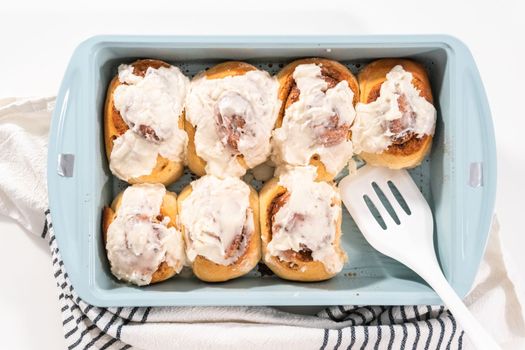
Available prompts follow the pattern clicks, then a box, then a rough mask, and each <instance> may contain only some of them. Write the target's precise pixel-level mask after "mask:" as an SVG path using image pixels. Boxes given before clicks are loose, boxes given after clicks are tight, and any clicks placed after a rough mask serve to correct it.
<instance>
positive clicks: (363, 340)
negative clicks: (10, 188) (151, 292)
mask: <svg viewBox="0 0 525 350" xmlns="http://www.w3.org/2000/svg"><path fill="white" fill-rule="evenodd" d="M45 214H46V223H45V227H44V230H43V232H42V234H41V237H42V238H44V239H45V240H47V241H48V243H49V247H50V250H51V253H52V262H53V271H54V277H55V280H56V283H57V287H58V291H59V292H58V294H59V295H58V296H59V305H60V308H61V313H62V323H63V330H64V338H65V340H66V344H67V346H68V349H106V350H116V349H130V348H132V346H131V345H130V344H127V343H126V342H125V333H126V332H127V331H129V329H130V328H132V326H136V325H138V324H141V323H147V322H148V318H150V315H151V314H152V313H155V312H156V311H157V309H156V308H151V307H118V308H100V307H96V306H92V305H89V304H88V303H86V302H84V301H83V300H82V299H80V298H79V296H78V295H77V294H76V293H75V289H74V288H73V286H72V284H71V281H70V280H69V277H68V275H67V272H66V271H65V268H64V263H63V262H62V259H61V257H60V251H59V249H58V245H57V243H56V239H55V234H54V232H53V225H52V222H51V214H50V212H49V210H47V211H46V213H45ZM159 312H162V310H160V309H159ZM318 317H319V318H324V319H327V320H330V322H331V323H332V324H333V326H331V327H330V328H326V329H321V330H320V332H319V348H320V349H339V350H340V349H462V346H463V334H464V333H463V331H462V330H461V329H459V327H458V325H457V323H456V321H455V320H454V318H453V316H452V315H451V314H450V313H449V312H448V311H447V310H445V309H444V308H443V307H442V306H333V307H329V308H326V309H324V310H323V311H321V312H320V313H319V314H318ZM312 331H314V330H312ZM316 331H319V330H316Z"/></svg>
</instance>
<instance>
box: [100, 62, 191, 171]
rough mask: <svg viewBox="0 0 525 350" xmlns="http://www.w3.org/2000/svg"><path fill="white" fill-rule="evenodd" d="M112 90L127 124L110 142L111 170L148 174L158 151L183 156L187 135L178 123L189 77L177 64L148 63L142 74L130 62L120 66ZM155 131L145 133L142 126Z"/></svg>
mask: <svg viewBox="0 0 525 350" xmlns="http://www.w3.org/2000/svg"><path fill="white" fill-rule="evenodd" d="M119 81H120V82H121V83H122V84H121V85H119V86H118V87H117V88H116V89H115V91H114V95H113V97H114V104H115V108H116V109H117V110H118V111H119V113H120V115H121V116H122V118H123V119H124V121H125V122H126V124H127V125H128V127H129V128H130V129H129V130H128V131H127V132H126V133H125V134H124V135H121V136H119V137H118V138H117V139H116V140H115V141H114V142H113V150H112V152H111V155H110V169H111V171H112V172H113V173H114V174H115V175H116V176H118V177H119V178H121V179H123V180H129V179H130V178H134V177H139V176H142V175H148V174H151V171H152V170H153V168H154V167H155V164H156V162H157V155H158V154H160V155H161V156H163V157H164V158H167V159H169V160H171V161H174V162H181V161H183V160H184V153H185V148H186V144H187V142H188V137H187V135H186V132H184V131H183V130H181V129H180V128H179V127H178V122H179V117H180V115H181V113H182V111H183V109H184V100H185V98H186V93H187V90H188V89H189V79H188V78H187V77H185V76H184V75H183V74H182V73H181V72H180V70H179V69H178V68H176V67H173V66H170V67H169V68H165V67H160V68H159V69H154V68H152V67H149V68H148V69H147V71H146V74H145V76H144V77H141V76H137V75H134V74H133V66H131V65H125V64H122V65H120V66H119ZM144 126H146V127H148V128H149V129H150V130H152V131H154V133H155V135H156V136H152V134H151V133H148V134H145V133H144V131H141V127H144Z"/></svg>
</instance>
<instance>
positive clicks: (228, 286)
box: [48, 36, 496, 306]
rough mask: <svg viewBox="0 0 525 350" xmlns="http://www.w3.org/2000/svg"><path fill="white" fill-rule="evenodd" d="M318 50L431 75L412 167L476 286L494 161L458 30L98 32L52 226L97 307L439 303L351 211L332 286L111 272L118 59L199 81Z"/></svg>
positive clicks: (55, 172) (440, 244) (72, 80)
mask: <svg viewBox="0 0 525 350" xmlns="http://www.w3.org/2000/svg"><path fill="white" fill-rule="evenodd" d="M312 56H322V57H327V58H331V59H335V60H338V61H341V62H343V63H344V64H346V65H347V66H348V67H349V68H350V69H351V70H352V71H353V72H354V73H356V72H357V71H359V69H360V68H362V67H363V66H364V65H365V64H366V63H367V62H368V61H370V60H372V59H376V58H381V57H407V58H411V59H414V60H417V61H419V62H421V63H422V64H423V65H424V66H425V67H426V69H427V70H428V73H429V76H430V81H431V84H432V90H433V93H434V97H435V102H436V107H437V109H438V122H437V128H436V135H435V138H434V143H433V147H432V152H431V154H430V156H429V157H427V159H426V160H425V161H424V162H423V164H422V165H421V166H419V167H418V168H416V169H413V170H411V174H412V176H413V178H414V180H415V181H416V182H417V184H418V185H419V187H420V188H421V191H422V192H423V194H424V195H425V197H426V198H427V200H428V201H429V203H430V205H431V207H432V210H433V213H434V218H435V226H434V236H435V241H436V252H437V254H438V256H439V261H440V263H441V266H442V268H443V271H444V273H445V275H446V277H447V279H448V280H449V282H450V283H451V284H452V286H453V287H454V289H455V290H456V292H458V293H459V294H460V295H462V296H463V295H465V294H466V293H467V292H468V290H469V288H470V287H471V284H472V282H473V279H474V277H475V274H476V271H477V269H478V266H479V263H480V259H481V257H482V254H483V252H484V249H485V244H486V241H487V234H488V232H489V228H490V224H491V219H492V211H493V206H494V196H495V189H496V156H495V142H494V133H493V127H492V120H491V115H490V111H489V107H488V103H487V98H486V96H485V92H484V89H483V85H482V82H481V79H480V77H479V73H478V70H477V68H476V65H475V62H474V60H473V58H472V56H471V54H470V52H469V50H468V49H467V47H466V46H465V45H464V44H463V43H461V42H460V41H458V40H457V39H455V38H453V37H449V36H316V37H312V36H309V37H304V36H298V37H286V36H279V37H180V36H98V37H94V38H91V39H89V40H87V41H85V42H83V43H82V44H80V45H79V47H78V48H77V49H76V51H75V52H74V54H73V57H72V58H71V61H70V63H69V66H68V68H67V71H66V73H65V76H64V79H63V82H62V86H61V88H60V92H59V94H58V98H57V102H56V108H55V112H54V114H53V121H52V127H51V133H50V140H49V158H48V186H49V203H50V208H51V215H52V219H53V227H54V230H55V233H56V238H57V241H58V245H59V247H60V252H61V254H62V258H63V260H64V263H65V266H66V268H67V271H68V274H69V277H70V279H71V281H72V283H73V286H74V287H75V290H76V291H77V293H78V294H79V296H80V297H81V298H83V299H84V300H85V301H87V302H89V303H91V304H94V305H97V306H156V305H333V304H360V305H363V304H383V305H391V304H392V305H393V304H439V303H441V302H440V299H439V298H438V297H437V295H436V294H435V293H434V292H433V291H432V290H431V289H430V288H429V287H428V286H427V285H426V284H425V283H424V282H423V281H422V280H421V279H419V278H418V277H417V276H416V275H415V274H414V273H413V272H412V271H410V270H409V269H407V268H406V267H404V266H402V265H401V264H399V263H397V262H396V261H393V260H392V259H389V258H387V257H385V256H383V255H381V254H380V253H378V252H377V251H375V250H374V249H373V248H371V247H370V246H369V245H368V244H367V242H366V241H365V240H364V238H363V237H362V235H361V233H360V232H359V230H358V229H357V228H356V226H355V224H354V222H353V221H352V219H351V218H350V217H349V215H348V213H347V212H346V210H343V211H344V223H343V232H344V235H343V246H344V248H345V250H346V251H347V253H348V256H349V262H348V263H347V264H346V265H345V267H344V270H343V271H342V273H340V274H339V275H338V276H337V277H335V278H333V279H331V280H329V281H325V282H319V283H294V282H287V281H284V280H281V279H279V278H277V277H275V276H268V275H266V274H265V273H264V270H263V269H261V270H260V271H259V270H257V269H256V270H254V271H252V272H251V273H250V274H249V275H247V276H245V277H243V278H239V279H237V280H234V281H229V282H225V283H219V284H208V283H204V282H201V281H199V280H197V279H196V278H195V277H194V276H192V274H191V272H189V271H186V272H185V273H183V274H182V275H181V276H177V277H175V278H173V279H171V280H169V281H167V282H164V283H160V284H156V285H152V286H148V287H142V288H138V287H133V286H130V285H127V284H125V283H122V282H119V281H118V280H117V279H115V278H114V277H113V276H112V275H111V273H110V271H109V267H108V262H107V258H106V254H105V250H104V247H103V244H102V235H101V212H102V208H103V206H104V205H107V204H108V203H110V201H111V200H112V198H113V197H114V195H115V194H116V193H117V192H118V191H120V190H121V189H122V188H124V187H125V184H123V183H122V182H119V181H118V180H116V179H115V178H114V177H113V176H112V175H111V173H110V172H109V170H108V165H107V162H106V158H105V154H104V146H103V131H102V118H103V105H104V98H105V95H106V89H107V86H108V83H109V81H110V79H111V78H112V77H113V76H114V75H115V74H116V71H117V67H118V65H119V64H120V63H123V62H132V61H134V60H135V59H137V58H158V59H163V60H166V61H168V62H171V63H173V64H175V65H177V66H179V67H180V68H181V69H182V70H183V72H185V73H186V74H187V75H189V76H191V75H194V74H195V73H196V72H198V71H200V70H202V69H204V68H206V67H208V66H211V65H213V64H216V63H219V62H221V61H225V60H231V59H236V60H244V61H248V62H250V63H252V64H254V65H256V66H258V67H260V68H261V69H265V70H268V71H270V72H271V73H275V72H277V71H278V70H279V69H280V67H282V66H283V65H284V64H285V63H287V62H289V61H291V60H293V59H295V58H300V57H312ZM189 178H190V175H189V174H187V175H186V176H185V177H184V178H183V179H182V180H179V182H177V183H176V184H175V185H173V186H172V187H170V188H172V189H174V190H175V191H177V192H178V191H179V189H180V188H181V187H182V186H183V185H184V184H186V183H187V182H188V181H189ZM407 249H411V248H410V247H407Z"/></svg>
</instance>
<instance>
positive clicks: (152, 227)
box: [106, 184, 185, 286]
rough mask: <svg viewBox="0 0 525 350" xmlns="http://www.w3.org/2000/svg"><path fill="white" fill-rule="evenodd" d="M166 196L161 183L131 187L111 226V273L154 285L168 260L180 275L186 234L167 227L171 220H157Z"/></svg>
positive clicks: (107, 243)
mask: <svg viewBox="0 0 525 350" xmlns="http://www.w3.org/2000/svg"><path fill="white" fill-rule="evenodd" d="M165 194H166V189H165V188H164V186H162V185H159V184H141V185H134V186H131V187H128V188H127V189H126V190H125V191H124V194H123V196H122V201H121V204H120V207H119V208H118V210H117V216H116V218H115V220H113V222H112V223H111V224H110V225H109V228H108V232H107V242H106V249H107V253H108V259H109V261H110V263H111V272H112V273H113V274H114V275H115V276H116V277H117V278H118V279H122V280H125V281H128V282H131V283H135V284H137V285H139V286H141V285H146V284H149V283H150V282H151V277H152V275H153V273H154V272H155V271H156V270H157V269H158V267H159V265H160V263H162V262H163V261H165V262H166V263H167V264H168V265H169V266H171V267H172V268H174V269H175V271H176V272H177V273H178V272H180V270H181V269H182V266H183V264H184V261H185V255H184V242H183V239H182V234H181V232H180V231H179V230H177V229H176V228H174V227H167V224H168V223H169V221H170V220H169V217H164V219H163V221H162V222H158V220H156V217H157V215H159V214H160V207H161V205H162V200H163V198H164V195H165Z"/></svg>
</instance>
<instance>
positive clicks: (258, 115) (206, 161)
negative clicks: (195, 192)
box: [185, 61, 280, 177]
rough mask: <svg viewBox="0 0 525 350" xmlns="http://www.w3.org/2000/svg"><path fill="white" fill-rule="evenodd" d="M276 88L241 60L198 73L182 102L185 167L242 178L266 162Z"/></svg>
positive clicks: (276, 108) (277, 105)
mask: <svg viewBox="0 0 525 350" xmlns="http://www.w3.org/2000/svg"><path fill="white" fill-rule="evenodd" d="M277 90H278V84H277V82H276V80H275V79H274V78H272V77H271V76H270V75H269V74H268V73H267V72H264V71H260V70H258V69H257V68H256V67H254V66H252V65H250V64H247V63H243V62H233V61H232V62H225V63H221V64H219V65H217V66H214V67H212V68H210V69H208V70H207V71H204V72H202V73H200V74H198V75H197V76H196V77H195V78H194V79H193V80H192V82H191V87H190V92H189V94H188V98H187V101H186V122H185V129H186V132H187V133H188V136H189V144H188V167H189V168H190V170H192V171H193V172H194V173H195V174H197V175H199V176H202V175H204V174H206V173H207V174H211V175H215V176H220V177H223V176H242V175H244V173H245V172H246V169H251V168H254V167H255V166H257V165H259V164H261V163H263V162H265V161H266V160H267V158H268V156H269V155H270V136H271V133H272V130H273V127H274V124H275V120H276V118H277V114H278V112H279V108H280V102H279V99H278V98H277Z"/></svg>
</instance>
